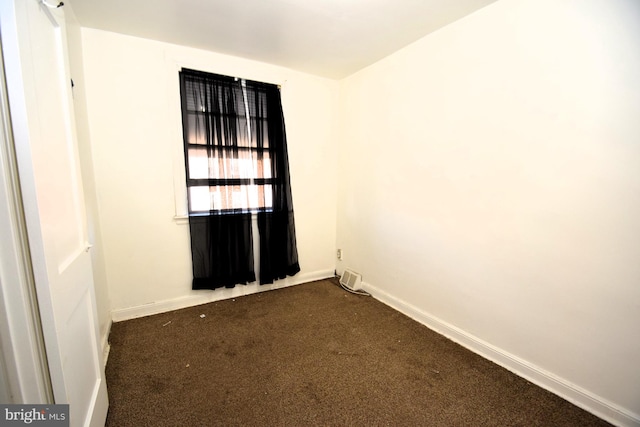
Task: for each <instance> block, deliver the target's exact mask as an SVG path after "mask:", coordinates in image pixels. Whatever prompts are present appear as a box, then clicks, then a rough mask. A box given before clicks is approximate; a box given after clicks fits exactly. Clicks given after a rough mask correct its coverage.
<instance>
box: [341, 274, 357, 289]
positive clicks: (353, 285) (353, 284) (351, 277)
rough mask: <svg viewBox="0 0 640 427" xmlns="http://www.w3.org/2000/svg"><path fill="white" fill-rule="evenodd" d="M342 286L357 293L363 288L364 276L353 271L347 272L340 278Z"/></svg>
mask: <svg viewBox="0 0 640 427" xmlns="http://www.w3.org/2000/svg"><path fill="white" fill-rule="evenodd" d="M340 284H341V285H342V286H346V287H347V288H349V289H351V290H352V291H357V290H359V289H361V288H362V276H361V275H359V274H358V273H355V272H353V271H351V270H345V271H344V272H343V273H342V276H340Z"/></svg>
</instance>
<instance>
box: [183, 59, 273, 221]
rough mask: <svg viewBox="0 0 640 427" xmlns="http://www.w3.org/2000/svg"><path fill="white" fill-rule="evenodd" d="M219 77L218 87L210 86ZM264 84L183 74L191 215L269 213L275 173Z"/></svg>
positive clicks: (194, 73) (185, 142)
mask: <svg viewBox="0 0 640 427" xmlns="http://www.w3.org/2000/svg"><path fill="white" fill-rule="evenodd" d="M211 80H215V83H216V84H214V85H211V84H209V83H210V81H211ZM262 85H264V84H261V83H258V82H247V81H245V80H242V79H235V78H233V77H227V76H219V75H215V74H208V73H202V72H198V71H192V70H183V71H182V72H181V90H182V120H183V137H184V149H185V165H186V176H187V189H188V191H187V198H188V209H189V214H190V215H198V214H224V213H237V212H257V211H260V210H266V211H269V210H270V209H271V208H272V207H273V188H272V184H273V175H272V166H273V165H272V163H271V154H270V147H269V140H268V138H267V137H266V135H267V134H268V131H269V129H268V123H267V115H266V103H267V94H266V91H265V90H261V86H262Z"/></svg>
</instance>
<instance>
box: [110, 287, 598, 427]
mask: <svg viewBox="0 0 640 427" xmlns="http://www.w3.org/2000/svg"><path fill="white" fill-rule="evenodd" d="M201 315H204V317H202V316H201ZM110 342H111V353H110V355H109V361H108V364H107V385H108V388H109V398H110V409H109V415H108V419H107V426H110V427H121V426H122V427H125V426H136V427H139V426H216V425H220V426H234V425H237V426H240V425H242V426H306V425H322V426H608V425H609V424H608V423H606V422H604V421H602V420H600V419H598V418H597V417H595V416H593V415H591V414H589V413H588V412H586V411H583V410H582V409H580V408H578V407H576V406H574V405H572V404H570V403H568V402H567V401H565V400H563V399H561V398H559V397H557V396H555V395H554V394H552V393H549V392H547V391H545V390H543V389H541V388H539V387H537V386H535V385H533V384H531V383H530V382H528V381H526V380H524V379H522V378H520V377H518V376H516V375H514V374H512V373H511V372H509V371H507V370H506V369H503V368H501V367H499V366H498V365H496V364H494V363H492V362H490V361H488V360H486V359H483V358H482V357H480V356H478V355H476V354H474V353H472V352H470V351H468V350H466V349H464V348H463V347H461V346H459V345H457V344H455V343H454V342H452V341H450V340H448V339H447V338H444V337H443V336H441V335H438V334H437V333H435V332H433V331H431V330H430V329H428V328H426V327H425V326H423V325H421V324H419V323H417V322H415V321H413V320H411V319H410V318H408V317H406V316H404V315H403V314H401V313H399V312H397V311H395V310H393V309H391V308H389V307H387V306H386V305H384V304H382V303H380V302H378V301H376V300H375V299H373V298H370V297H363V296H358V295H353V294H350V293H348V292H345V291H344V290H342V289H341V288H339V287H338V286H336V285H335V284H334V283H333V282H332V281H329V280H325V281H319V282H313V283H307V284H304V285H299V286H294V287H289V288H284V289H280V290H276V291H269V292H263V293H259V294H254V295H250V296H245V297H241V298H236V299H235V300H225V301H219V302H214V303H210V304H206V305H201V306H197V307H191V308H187V309H183V310H178V311H173V312H168V313H163V314H159V315H155V316H149V317H145V318H141V319H134V320H128V321H125V322H120V323H115V324H114V325H113V327H112V330H111V335H110Z"/></svg>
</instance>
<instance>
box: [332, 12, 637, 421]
mask: <svg viewBox="0 0 640 427" xmlns="http://www.w3.org/2000/svg"><path fill="white" fill-rule="evenodd" d="M341 102H342V117H343V118H344V120H343V122H342V125H341V129H342V130H341V133H340V135H341V147H342V148H343V149H341V151H340V152H341V153H342V154H343V155H342V157H341V162H340V172H341V175H340V181H339V199H338V206H339V213H338V239H337V242H338V247H339V248H342V249H343V250H344V262H341V263H339V270H341V269H343V268H347V267H348V268H352V269H354V270H356V271H358V272H360V273H362V274H363V280H364V281H365V282H366V283H367V284H368V285H369V289H370V290H371V291H372V292H373V293H374V294H376V295H377V296H378V297H379V298H381V299H384V300H386V301H387V302H390V303H392V304H395V305H396V306H398V307H401V308H404V309H405V311H407V312H410V313H411V314H412V315H414V316H416V317H420V318H421V319H422V320H425V321H427V322H431V324H432V325H435V326H438V327H440V329H442V330H445V331H448V332H449V334H450V335H452V336H456V337H457V338H458V340H459V341H464V342H465V344H466V345H469V346H471V347H474V346H475V350H476V351H480V352H484V354H488V355H491V354H493V356H494V359H501V361H502V363H503V364H506V365H509V366H510V368H512V369H515V370H519V372H520V373H521V374H524V375H527V376H529V377H536V376H537V378H533V379H535V380H536V381H538V382H539V383H542V384H543V385H545V386H546V387H548V388H552V389H554V390H555V391H556V392H560V393H561V394H563V395H565V397H568V398H570V399H572V400H574V401H575V402H577V403H579V404H581V405H582V406H589V407H590V410H592V411H595V412H598V413H599V414H600V415H602V416H605V417H608V418H609V419H612V420H615V421H616V422H618V423H621V424H624V423H628V424H630V425H631V424H633V425H640V416H639V415H638V414H640V369H638V360H640V2H638V1H635V0H565V1H563V2H557V1H554V0H510V1H500V2H497V3H494V4H492V5H490V6H488V7H486V8H484V9H481V10H480V11H478V12H476V13H475V14H472V15H470V16H468V17H466V18H464V19H462V20H460V21H457V22H456V23H453V24H451V25H449V26H447V27H445V28H444V29H441V30H440V31H438V32H436V33H433V34H431V35H429V36H427V37H425V38H423V39H421V40H419V41H418V42H416V43H414V44H412V45H410V46H408V47H406V48H405V49H402V50H401V51H398V52H396V53H394V54H393V55H391V56H389V57H387V58H385V59H384V60H382V61H380V62H378V63H376V64H374V65H372V66H370V67H368V68H366V69H364V70H362V71H361V72H358V73H356V74H355V75H353V76H351V77H349V78H347V79H345V80H344V81H342V91H341Z"/></svg>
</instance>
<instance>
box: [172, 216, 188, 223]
mask: <svg viewBox="0 0 640 427" xmlns="http://www.w3.org/2000/svg"><path fill="white" fill-rule="evenodd" d="M173 222H175V223H176V224H178V225H184V224H186V225H189V216H187V215H176V216H174V217H173Z"/></svg>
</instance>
